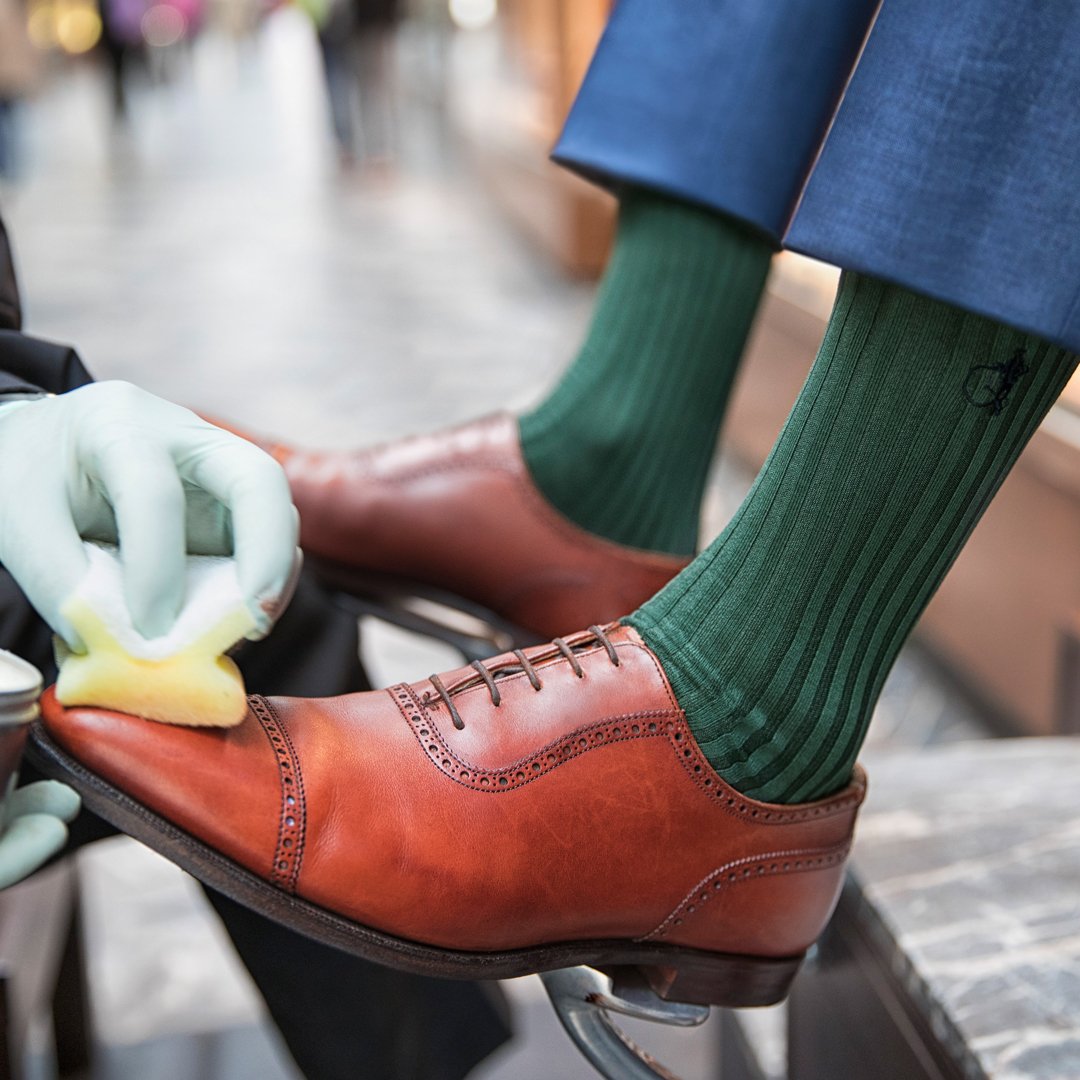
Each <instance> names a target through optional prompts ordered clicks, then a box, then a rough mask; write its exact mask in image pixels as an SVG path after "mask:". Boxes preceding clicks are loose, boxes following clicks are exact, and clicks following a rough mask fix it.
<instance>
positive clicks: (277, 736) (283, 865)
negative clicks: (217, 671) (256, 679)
mask: <svg viewBox="0 0 1080 1080" xmlns="http://www.w3.org/2000/svg"><path fill="white" fill-rule="evenodd" d="M248 705H249V706H250V707H251V711H252V712H253V713H254V714H255V717H256V719H257V720H258V721H259V723H260V724H261V725H262V729H263V731H265V732H266V737H267V739H269V740H270V746H271V748H272V749H273V751H274V758H275V760H276V761H277V765H278V774H279V776H280V778H281V817H280V822H279V825H278V839H277V846H276V847H275V849H274V860H273V864H272V865H271V868H270V874H269V879H270V882H271V884H273V885H277V886H278V887H279V888H281V889H284V890H285V891H286V892H289V893H295V892H296V882H297V879H298V878H299V876H300V864H301V862H302V861H303V858H304V837H305V832H306V825H307V801H306V799H305V798H304V781H303V776H302V775H301V772H300V761H299V759H298V758H297V755H296V750H295V748H294V747H293V744H292V740H291V739H290V738H289V733H288V731H287V730H286V729H285V727H284V726H283V725H282V724H281V723H279V721H278V718H277V716H275V715H274V710H273V709H272V708H271V707H270V703H269V702H268V701H267V700H266V699H265V698H261V697H252V698H249V699H248Z"/></svg>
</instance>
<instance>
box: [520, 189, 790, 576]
mask: <svg viewBox="0 0 1080 1080" xmlns="http://www.w3.org/2000/svg"><path fill="white" fill-rule="evenodd" d="M771 256H772V249H771V248H770V247H769V245H768V243H767V242H766V241H765V240H764V239H763V238H762V237H760V236H758V235H756V234H753V233H751V232H750V230H749V229H747V228H746V227H744V226H743V225H740V224H739V223H738V222H736V221H735V220H734V219H731V218H727V217H725V216H723V215H721V214H718V213H714V212H712V211H710V210H704V209H701V208H699V207H696V206H691V205H690V204H689V203H684V202H679V201H678V200H675V199H671V198H667V197H665V196H662V195H657V194H654V193H651V192H648V191H644V190H642V189H634V188H631V189H628V190H627V192H626V193H625V194H624V195H623V197H622V199H621V200H620V205H619V226H618V233H617V236H616V242H615V250H614V251H613V253H612V256H611V260H610V262H609V264H608V268H607V271H606V273H605V275H604V280H603V284H602V285H601V288H600V293H599V296H598V298H597V303H596V308H595V311H594V314H593V320H592V324H591V326H590V327H589V333H588V336H587V338H586V340H585V344H584V345H583V346H582V348H581V351H580V352H579V354H578V356H577V358H576V359H575V360H574V362H573V363H572V364H571V365H570V367H569V368H568V369H567V371H566V372H565V374H564V375H563V377H562V379H561V381H560V382H559V384H558V385H557V386H556V387H555V389H554V390H553V391H552V393H551V394H550V395H549V396H548V398H547V399H546V400H545V401H544V402H543V403H542V404H541V405H539V406H538V407H537V408H536V409H535V410H533V411H532V412H531V413H528V414H527V415H525V416H523V417H521V421H520V426H521V444H522V450H523V452H524V455H525V460H526V462H527V463H528V466H529V469H530V472H531V473H532V476H533V479H534V481H535V482H536V485H537V487H539V489H540V490H541V491H542V492H543V493H544V495H545V496H546V497H547V498H548V499H549V500H550V501H551V502H552V503H553V504H554V505H555V507H556V508H557V509H559V510H560V511H561V512H562V513H563V514H565V515H566V516H567V517H568V518H570V519H571V521H574V522H576V523H577V524H578V525H580V526H582V527H583V528H585V529H588V530H589V531H591V532H594V533H597V534H598V535H600V536H603V537H606V538H607V539H609V540H615V541H617V542H618V543H622V544H627V545H629V546H631V547H637V548H648V549H651V550H654V551H664V552H669V553H671V554H675V555H688V554H692V553H693V552H694V551H695V550H696V548H697V533H698V516H699V512H700V507H701V496H702V492H703V491H704V488H705V480H706V476H707V474H708V470H709V464H710V462H711V461H712V457H713V453H714V451H715V448H716V437H717V433H718V432H719V430H720V421H721V420H722V419H723V415H724V407H725V406H726V404H727V400H728V396H729V394H730V392H731V385H732V381H733V380H734V377H735V372H736V370H737V369H738V365H739V360H740V358H741V356H742V351H743V345H744V344H745V342H746V336H747V334H748V333H749V331H750V324H751V322H752V321H753V318H754V313H755V312H756V311H757V306H758V301H759V299H760V297H761V292H762V289H763V288H764V286H765V277H766V275H767V274H768V270H769V260H770V258H771Z"/></svg>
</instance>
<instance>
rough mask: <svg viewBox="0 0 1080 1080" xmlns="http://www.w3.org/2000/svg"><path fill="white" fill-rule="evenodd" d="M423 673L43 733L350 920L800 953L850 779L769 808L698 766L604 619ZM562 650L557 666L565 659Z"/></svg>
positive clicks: (854, 799)
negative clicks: (241, 705) (544, 642)
mask: <svg viewBox="0 0 1080 1080" xmlns="http://www.w3.org/2000/svg"><path fill="white" fill-rule="evenodd" d="M606 630H607V635H608V638H609V640H610V643H611V646H612V648H613V649H614V655H615V657H616V658H617V660H618V665H617V666H616V664H615V663H613V661H612V658H611V656H610V655H609V653H608V650H607V648H606V647H605V645H604V643H603V641H602V640H601V639H599V638H597V637H596V636H595V635H593V634H592V633H590V632H583V633H580V634H576V635H573V636H571V637H570V638H568V639H567V641H568V642H569V647H571V648H572V651H573V657H574V659H573V660H570V659H568V658H567V657H566V656H565V655H564V654H563V653H562V652H560V651H559V649H558V648H557V647H556V646H554V645H552V646H538V647H536V648H534V649H530V650H527V651H526V656H527V657H528V658H529V659H530V660H531V663H532V665H533V668H534V670H533V672H532V674H533V676H534V677H535V679H536V681H537V682H538V683H539V685H540V687H541V688H540V689H536V688H535V687H534V685H533V681H532V679H530V673H529V672H528V671H527V670H526V669H525V668H524V667H523V666H522V665H521V664H520V663H519V662H518V659H517V658H516V657H515V656H514V655H513V654H507V655H505V656H502V657H498V658H496V659H495V660H492V661H488V662H487V665H486V666H487V670H488V671H489V672H492V673H494V687H495V691H496V693H497V696H498V698H499V704H498V705H496V704H495V694H493V692H492V689H491V687H489V686H488V685H487V684H486V682H485V680H484V679H483V678H482V677H481V676H480V675H479V674H478V673H477V672H476V671H475V670H474V669H473V668H471V667H466V668H461V669H459V670H457V671H454V672H450V673H447V674H444V675H443V676H442V677H441V685H442V686H443V687H444V688H445V690H446V692H447V694H448V696H449V699H450V701H451V702H452V703H453V705H454V712H455V713H456V714H457V717H458V719H459V720H460V722H461V724H462V725H463V726H462V727H460V728H459V727H458V726H456V724H455V719H454V716H453V715H452V713H451V711H450V709H448V707H447V703H446V701H445V700H444V699H443V697H442V696H440V693H439V690H438V685H439V684H438V683H436V682H433V681H431V680H424V681H422V682H418V683H414V684H412V685H406V684H400V685H397V686H394V687H391V688H390V689H388V690H382V691H376V692H370V693H364V694H353V695H348V696H345V697H336V698H324V699H295V698H271V699H262V698H252V699H251V706H250V710H249V713H248V716H247V717H246V719H245V720H244V722H243V723H242V724H241V725H240V726H239V727H237V728H232V729H227V730H196V729H191V728H176V727H165V726H162V725H160V724H151V723H148V722H146V721H143V720H140V719H137V718H135V717H130V716H124V715H121V714H117V713H112V712H108V711H103V710H97V709H87V708H72V709H63V708H62V707H61V706H59V705H58V704H57V703H56V701H55V699H54V698H53V697H51V695H46V698H45V701H44V722H45V725H46V728H47V730H48V732H49V734H50V735H51V737H52V738H53V739H54V740H55V741H56V742H57V743H58V744H59V745H60V746H61V747H62V748H63V749H65V750H66V751H67V752H68V753H69V754H71V755H72V756H74V757H75V758H77V759H78V760H79V761H80V762H82V763H83V764H84V765H85V766H86V767H87V768H89V769H90V770H92V771H93V772H95V773H97V774H98V775H100V776H101V777H103V778H104V779H105V780H107V781H108V782H110V783H111V784H113V785H114V786H116V787H119V788H121V789H122V790H123V791H125V792H127V793H128V794H130V795H131V796H133V797H134V798H135V799H136V800H138V801H139V802H140V803H142V804H143V805H145V806H147V807H148V808H150V809H151V810H153V811H154V812H156V813H157V814H159V815H161V816H162V817H164V818H166V819H168V820H169V821H170V822H172V823H174V824H176V825H178V826H180V827H181V828H182V829H184V830H186V831H187V832H188V833H190V834H192V835H194V836H196V837H198V838H200V839H202V840H204V841H205V842H206V843H207V844H209V845H210V846H212V847H213V848H215V849H217V850H220V851H221V852H223V853H224V854H225V855H227V856H228V857H229V858H231V859H233V860H234V861H235V862H238V863H240V864H241V865H243V866H244V867H246V868H248V869H249V870H251V871H253V872H254V873H256V874H258V875H260V876H261V877H263V878H265V879H267V880H269V881H272V882H273V883H275V884H276V885H277V886H278V887H279V888H281V889H283V890H285V891H286V892H290V893H295V894H296V895H298V896H300V897H303V898H305V899H307V900H309V901H312V902H314V903H316V904H318V905H320V906H322V907H325V908H327V909H330V910H333V911H335V912H338V913H340V914H342V915H344V916H346V917H347V918H349V919H352V920H354V921H356V922H359V923H361V924H363V925H365V926H368V927H372V928H375V929H377V930H381V931H384V932H387V933H390V934H394V935H397V936H399V937H402V938H405V939H408V940H412V941H418V942H423V943H426V944H432V945H438V946H443V947H446V948H453V949H465V950H481V951H487V950H502V949H512V948H517V947H525V946H531V945H537V944H542V943H550V942H558V941H573V940H586V939H599V938H603V939H620V940H627V939H637V940H650V941H657V942H666V943H672V944H682V945H689V946H694V947H697V948H701V949H709V950H716V951H721V952H731V953H740V954H748V955H758V956H790V955H796V954H799V953H801V952H802V951H803V950H804V949H805V948H806V947H807V946H808V945H809V944H810V943H811V942H812V941H813V940H814V938H815V937H816V936H817V935H818V934H819V933H820V931H821V929H822V928H823V926H824V924H825V922H826V920H827V918H828V916H829V914H830V913H831V910H832V907H833V905H834V903H835V900H836V897H837V894H838V891H839V888H840V884H841V876H842V866H843V861H844V858H845V856H846V854H847V851H848V847H849V844H850V841H851V837H852V831H853V827H854V821H855V815H856V811H857V808H858V805H859V804H860V802H861V801H862V798H863V795H864V791H865V784H864V780H863V777H862V774H861V773H859V774H858V775H857V776H856V777H855V779H854V780H853V782H852V784H851V785H850V786H849V787H848V788H847V789H845V790H844V791H842V792H840V793H838V794H837V795H835V796H833V797H831V798H828V799H823V800H820V801H818V802H815V803H810V804H805V805H800V806H778V805H770V804H765V803H761V802H757V801H755V800H752V799H747V798H744V797H742V796H741V795H739V793H738V792H736V791H734V790H733V789H731V788H730V787H729V786H728V785H727V784H725V783H724V781H723V780H722V779H721V778H720V777H719V776H717V775H716V773H715V772H714V771H713V770H712V768H711V767H710V766H709V765H708V763H707V762H706V760H705V758H704V757H703V755H702V753H701V751H700V750H699V748H698V746H697V744H696V742H695V741H694V738H693V736H692V735H691V733H690V731H689V729H688V727H687V724H686V719H685V717H684V715H683V713H682V711H681V710H680V708H679V707H678V704H677V703H676V701H675V698H674V696H673V694H672V692H671V688H670V686H669V685H668V682H667V679H666V678H665V676H664V673H663V671H662V669H661V666H660V664H659V662H658V660H657V658H656V657H655V656H654V655H653V653H652V652H651V651H650V650H649V649H648V648H647V647H646V646H645V644H644V643H643V641H642V640H641V638H640V637H639V636H638V635H637V633H636V632H635V631H634V630H632V629H630V628H628V627H624V626H609V627H607V628H606ZM575 663H576V665H577V668H578V669H579V671H580V675H579V673H578V670H575Z"/></svg>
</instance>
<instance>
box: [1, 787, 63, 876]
mask: <svg viewBox="0 0 1080 1080" xmlns="http://www.w3.org/2000/svg"><path fill="white" fill-rule="evenodd" d="M78 812H79V796H78V795H76V794H75V792H74V791H72V789H71V788H69V787H68V786H67V785H66V784H59V783H57V782H56V781H55V780H40V781H38V783H36V784H27V786H26V787H23V788H18V789H16V790H15V791H13V792H11V793H10V794H9V795H8V797H7V799H6V800H5V801H4V807H3V829H2V831H0V889H6V888H7V887H8V886H9V885H14V884H15V882H17V881H21V880H22V879H23V878H24V877H26V876H27V875H28V874H32V873H33V872H34V871H35V870H36V869H37V868H38V867H39V866H41V865H42V864H43V863H45V862H47V861H48V860H49V859H51V858H52V856H53V855H55V854H56V853H57V852H58V851H59V850H60V849H61V848H62V847H63V846H64V844H65V843H66V842H67V835H68V833H67V824H66V822H69V821H72V820H73V819H74V817H75V815H76V814H77V813H78Z"/></svg>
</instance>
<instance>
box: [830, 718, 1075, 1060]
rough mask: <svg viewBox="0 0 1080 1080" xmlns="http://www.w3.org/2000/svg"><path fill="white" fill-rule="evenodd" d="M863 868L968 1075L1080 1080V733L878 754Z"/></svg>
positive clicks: (934, 1022) (855, 870)
mask: <svg viewBox="0 0 1080 1080" xmlns="http://www.w3.org/2000/svg"><path fill="white" fill-rule="evenodd" d="M866 766H867V771H868V772H869V775H870V795H869V798H868V800H867V804H866V807H865V808H864V810H863V813H862V816H861V820H860V824H859V829H858V833H857V839H856V844H855V854H854V857H853V859H852V864H851V867H852V874H853V878H854V880H855V882H856V883H857V884H858V885H859V886H860V887H861V890H862V896H863V899H864V902H865V903H864V907H863V909H862V913H863V914H864V915H865V916H866V921H867V923H868V925H869V928H870V930H871V933H872V934H873V935H874V936H875V937H876V938H877V940H878V943H879V945H881V946H882V947H883V948H884V950H885V951H886V955H888V956H889V958H890V962H891V964H892V967H893V970H894V972H895V974H896V975H897V976H899V978H900V979H901V980H902V981H903V982H904V984H905V986H906V987H907V988H908V990H909V991H910V992H911V994H912V997H913V998H914V999H915V1001H916V1002H917V1003H918V1004H919V1006H920V1007H921V1008H922V1009H923V1010H924V1012H925V1014H926V1016H927V1018H928V1019H929V1021H930V1024H931V1026H932V1029H933V1030H934V1032H935V1034H936V1035H937V1036H938V1037H939V1038H940V1040H941V1041H942V1043H943V1044H944V1045H945V1046H946V1048H948V1049H949V1050H950V1051H951V1052H952V1054H953V1056H954V1057H955V1058H956V1060H957V1062H958V1064H959V1065H960V1067H961V1068H962V1070H963V1071H964V1073H965V1075H968V1076H971V1077H972V1078H980V1080H982V1078H991V1080H1080V738H1073V739H1069V738H1043V739H1007V740H1006V739H1002V740H989V741H983V742H977V743H961V744H956V745H950V746H940V747H934V748H932V749H930V748H927V749H922V750H918V751H903V752H880V753H877V754H874V755H871V756H868V757H867V759H866Z"/></svg>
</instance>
